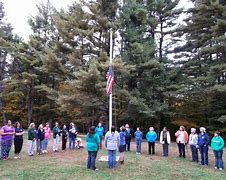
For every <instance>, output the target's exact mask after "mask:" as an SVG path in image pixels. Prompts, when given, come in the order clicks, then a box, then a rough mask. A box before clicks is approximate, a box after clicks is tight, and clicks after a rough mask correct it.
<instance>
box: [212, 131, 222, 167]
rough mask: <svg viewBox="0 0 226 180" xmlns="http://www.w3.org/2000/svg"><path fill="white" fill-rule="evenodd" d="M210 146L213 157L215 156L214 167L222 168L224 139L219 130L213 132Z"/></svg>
mask: <svg viewBox="0 0 226 180" xmlns="http://www.w3.org/2000/svg"><path fill="white" fill-rule="evenodd" d="M211 148H212V149H213V153H214V157H215V167H214V168H215V169H219V170H223V169H224V162H223V159H222V156H223V149H224V140H223V138H222V137H221V136H220V132H219V131H216V132H215V133H214V137H213V138H212V140H211Z"/></svg>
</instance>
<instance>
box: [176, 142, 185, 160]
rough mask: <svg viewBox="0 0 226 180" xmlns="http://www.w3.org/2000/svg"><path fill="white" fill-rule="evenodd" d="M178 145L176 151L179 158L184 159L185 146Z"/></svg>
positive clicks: (182, 144)
mask: <svg viewBox="0 0 226 180" xmlns="http://www.w3.org/2000/svg"><path fill="white" fill-rule="evenodd" d="M177 145H178V150H179V157H183V158H185V157H186V154H185V145H184V143H180V142H179V143H177Z"/></svg>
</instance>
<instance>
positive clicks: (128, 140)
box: [126, 139, 131, 151]
mask: <svg viewBox="0 0 226 180" xmlns="http://www.w3.org/2000/svg"><path fill="white" fill-rule="evenodd" d="M130 141H131V139H126V151H130Z"/></svg>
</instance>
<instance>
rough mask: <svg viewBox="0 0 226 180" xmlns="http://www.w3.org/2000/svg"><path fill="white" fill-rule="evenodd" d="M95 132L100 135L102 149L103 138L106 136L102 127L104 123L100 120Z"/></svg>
mask: <svg viewBox="0 0 226 180" xmlns="http://www.w3.org/2000/svg"><path fill="white" fill-rule="evenodd" d="M95 132H96V133H97V135H99V138H100V149H102V139H103V136H104V128H103V127H102V124H101V123H100V122H99V123H98V126H97V127H96V128H95Z"/></svg>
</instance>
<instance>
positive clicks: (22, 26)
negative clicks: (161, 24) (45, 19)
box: [0, 0, 190, 40]
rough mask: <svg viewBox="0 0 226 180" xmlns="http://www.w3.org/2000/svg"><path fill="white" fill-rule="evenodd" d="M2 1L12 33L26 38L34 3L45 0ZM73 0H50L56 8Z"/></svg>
mask: <svg viewBox="0 0 226 180" xmlns="http://www.w3.org/2000/svg"><path fill="white" fill-rule="evenodd" d="M0 1H1V2H3V3H4V7H5V12H6V18H7V20H8V21H7V22H9V23H11V25H12V27H13V28H14V33H16V34H17V35H19V36H20V37H22V38H23V39H24V40H28V37H29V35H30V34H31V29H30V27H29V25H28V23H27V21H28V18H29V17H31V16H34V15H35V14H36V13H37V8H36V5H37V4H39V3H40V2H47V0H0ZM73 1H75V0H50V2H51V4H52V5H53V6H54V7H55V8H56V9H58V10H59V9H61V8H67V7H68V5H70V4H71V3H72V2H73ZM188 1H189V0H181V1H180V6H181V7H189V6H190V3H188Z"/></svg>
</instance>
